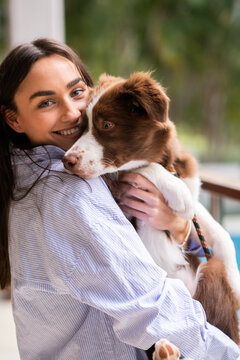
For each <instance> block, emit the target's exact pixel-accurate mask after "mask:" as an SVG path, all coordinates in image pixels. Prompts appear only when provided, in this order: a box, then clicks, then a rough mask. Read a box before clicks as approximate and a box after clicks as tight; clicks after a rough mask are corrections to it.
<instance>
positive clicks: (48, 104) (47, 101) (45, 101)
mask: <svg viewBox="0 0 240 360" xmlns="http://www.w3.org/2000/svg"><path fill="white" fill-rule="evenodd" d="M52 104H53V101H52V100H44V101H42V102H41V103H40V104H39V105H38V107H39V108H40V109H42V108H45V107H48V106H51V105H52Z"/></svg>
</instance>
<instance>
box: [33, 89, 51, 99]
mask: <svg viewBox="0 0 240 360" xmlns="http://www.w3.org/2000/svg"><path fill="white" fill-rule="evenodd" d="M55 94H56V93H55V91H53V90H42V91H36V92H35V93H34V94H32V95H31V96H30V98H29V100H32V99H34V98H35V97H37V96H46V95H55Z"/></svg>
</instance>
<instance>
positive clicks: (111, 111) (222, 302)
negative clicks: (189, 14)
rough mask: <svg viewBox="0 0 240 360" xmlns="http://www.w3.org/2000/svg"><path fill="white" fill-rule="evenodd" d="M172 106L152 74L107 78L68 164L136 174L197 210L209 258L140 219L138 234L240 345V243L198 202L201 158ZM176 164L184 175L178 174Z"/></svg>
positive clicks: (87, 170)
mask: <svg viewBox="0 0 240 360" xmlns="http://www.w3.org/2000/svg"><path fill="white" fill-rule="evenodd" d="M168 107H169V99H168V97H167V95H166V94H165V92H164V89H163V88H162V86H161V85H160V84H159V83H158V82H156V81H155V80H154V79H152V78H151V76H150V74H149V73H142V72H139V73H134V74H132V75H131V76H130V78H129V79H127V80H125V79H122V78H119V77H113V76H107V75H105V74H104V75H102V76H101V77H100V79H99V83H98V86H97V87H96V88H94V90H93V94H92V101H91V102H90V104H89V106H88V107H87V110H86V114H85V116H84V120H83V123H82V126H83V134H82V136H81V137H80V138H79V140H77V142H76V143H75V144H74V145H73V146H72V147H71V149H69V150H68V151H67V152H66V154H65V156H64V158H63V162H64V166H65V168H66V169H67V171H68V172H70V173H74V174H78V175H79V176H81V177H83V178H86V179H87V178H93V177H97V176H99V175H103V174H110V175H111V174H115V173H116V172H119V171H129V170H131V171H135V172H137V173H140V174H142V175H144V176H145V177H147V178H148V179H149V180H150V181H152V182H153V183H154V184H155V185H156V186H157V187H158V188H159V190H160V191H161V192H162V194H163V196H164V198H165V200H166V202H167V203H168V205H169V206H170V208H171V209H172V210H173V211H174V212H175V213H176V214H177V215H180V216H182V217H184V218H186V219H191V218H192V217H193V215H194V213H195V214H196V215H197V217H198V220H199V222H200V225H201V228H202V230H203V232H204V234H205V236H206V239H207V242H208V244H209V246H210V247H211V248H212V250H213V255H214V258H213V259H211V260H210V261H208V262H207V263H204V262H203V263H199V261H198V259H196V258H195V259H194V261H190V260H189V258H188V257H187V256H185V254H184V252H183V251H182V248H181V246H179V244H178V243H177V242H176V241H175V240H174V239H173V238H171V236H170V237H169V236H168V235H167V234H166V233H165V232H164V231H159V230H156V229H154V228H152V227H151V226H149V225H147V224H145V223H143V222H141V221H139V220H137V231H138V233H139V235H140V237H141V239H142V241H143V242H144V244H145V246H146V248H147V249H148V251H149V252H150V254H151V255H152V257H153V259H154V260H155V262H156V263H157V264H158V265H159V266H160V267H161V268H163V269H165V270H166V271H167V273H168V276H169V277H173V278H180V279H181V280H183V281H184V283H185V285H186V286H187V287H188V289H189V291H190V293H191V295H192V296H193V297H194V298H195V299H197V300H199V301H200V302H201V303H202V305H203V307H204V309H205V311H206V314H207V319H208V321H209V322H210V323H212V324H213V325H215V326H217V327H219V328H220V329H221V330H222V331H224V332H225V333H226V334H227V335H229V336H230V337H231V338H232V339H233V340H234V341H235V342H237V343H239V332H238V317H237V309H238V308H239V304H240V276H239V270H238V267H237V263H236V255H235V248H234V244H233V242H232V240H231V238H230V236H229V235H228V233H227V232H226V231H225V230H224V229H223V228H222V227H221V226H220V225H219V224H218V223H217V222H216V221H215V220H214V219H213V218H212V217H211V215H210V214H209V213H208V212H207V210H206V209H205V208H204V207H203V206H202V205H201V204H200V203H199V202H198V193H199V184H200V181H199V178H198V174H197V162H196V160H195V159H194V158H193V157H192V156H191V155H190V154H188V153H187V152H186V151H185V150H184V149H183V147H182V146H181V144H180V142H179V140H178V138H177V134H176V129H175V125H174V124H173V122H172V121H170V119H169V118H168ZM172 166H174V168H175V169H176V171H177V173H178V174H179V175H180V178H181V179H179V178H177V177H175V176H173V175H172V174H171V173H170V171H169V170H170V169H171V167H172ZM192 232H193V235H194V236H195V235H196V234H194V229H192ZM192 264H195V265H194V266H193V265H192Z"/></svg>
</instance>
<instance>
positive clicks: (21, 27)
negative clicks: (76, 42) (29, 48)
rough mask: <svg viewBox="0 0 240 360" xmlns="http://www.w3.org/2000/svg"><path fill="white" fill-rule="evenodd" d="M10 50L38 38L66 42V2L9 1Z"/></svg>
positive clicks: (56, 0)
mask: <svg viewBox="0 0 240 360" xmlns="http://www.w3.org/2000/svg"><path fill="white" fill-rule="evenodd" d="M8 12H9V45H10V48H12V47H14V46H16V45H18V44H20V43H23V42H29V41H32V40H34V39H36V38H38V37H50V38H54V39H56V40H60V41H64V40H65V23H64V0H9V1H8Z"/></svg>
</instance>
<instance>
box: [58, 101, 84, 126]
mask: <svg viewBox="0 0 240 360" xmlns="http://www.w3.org/2000/svg"><path fill="white" fill-rule="evenodd" d="M62 107H63V111H62V120H65V121H69V120H75V119H77V118H78V117H79V116H80V115H81V110H80V109H79V107H78V106H77V104H76V103H74V102H73V101H71V100H65V101H64V103H63V106H62Z"/></svg>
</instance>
